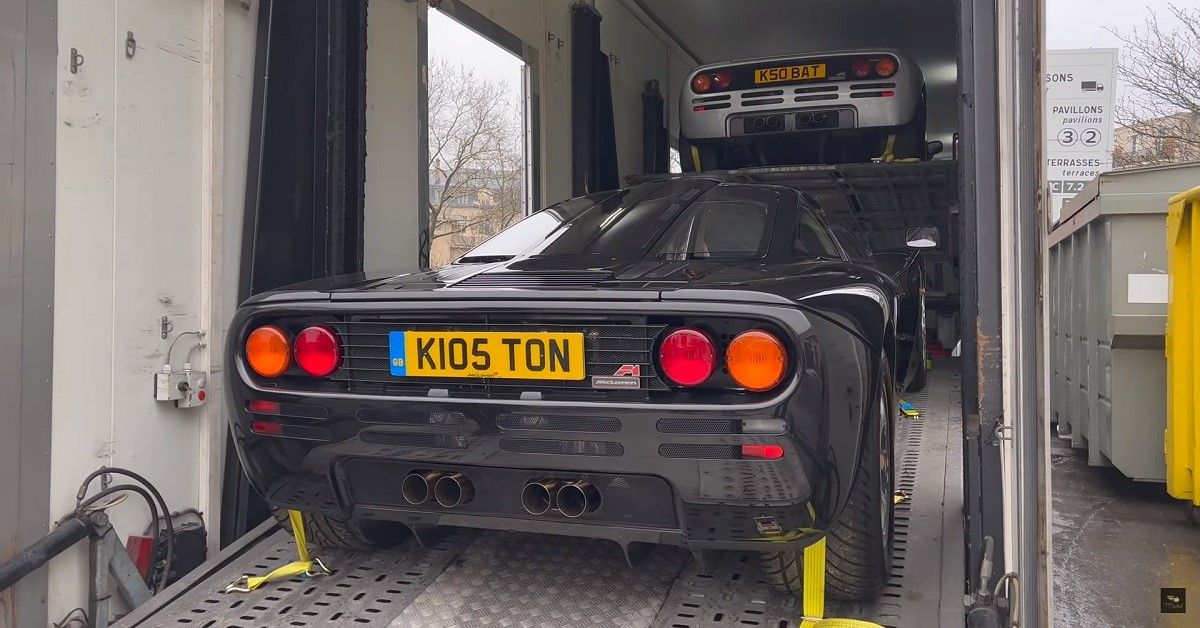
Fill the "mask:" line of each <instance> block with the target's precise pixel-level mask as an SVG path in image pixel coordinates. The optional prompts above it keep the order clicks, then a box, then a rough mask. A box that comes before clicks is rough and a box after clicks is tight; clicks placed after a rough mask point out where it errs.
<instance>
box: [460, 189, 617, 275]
mask: <svg viewBox="0 0 1200 628" xmlns="http://www.w3.org/2000/svg"><path fill="white" fill-rule="evenodd" d="M628 193H629V190H619V191H611V190H610V191H607V192H599V193H596V194H591V195H588V196H582V197H580V198H573V199H571V200H568V201H563V202H561V203H558V204H555V205H551V206H550V207H547V208H546V209H543V210H542V211H540V212H538V213H536V214H533V215H532V216H529V217H528V218H526V219H524V220H522V221H520V222H518V223H516V224H515V225H512V226H511V227H509V228H507V229H505V230H504V231H501V232H500V233H497V234H496V235H494V236H492V237H491V238H488V239H487V241H485V242H484V243H483V244H480V245H479V246H477V247H475V248H474V249H471V251H469V252H468V253H467V254H466V255H463V256H462V257H460V258H459V259H458V261H459V262H460V263H472V262H500V261H504V260H507V259H512V258H514V257H517V256H518V255H524V254H526V253H528V252H529V251H532V250H533V249H534V248H535V247H537V246H538V245H540V244H542V243H544V242H545V241H546V240H547V239H549V238H550V237H551V236H552V235H553V234H554V232H556V231H558V230H559V228H561V227H562V226H563V225H565V224H568V223H570V222H572V221H574V220H575V219H576V218H578V217H579V216H581V215H583V214H584V213H586V212H588V211H590V210H593V209H595V208H596V206H597V205H599V204H601V203H607V204H610V205H616V204H619V203H620V202H621V200H623V199H624V198H625V196H626V195H627V194H628Z"/></svg>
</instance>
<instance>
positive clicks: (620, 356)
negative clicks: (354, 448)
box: [330, 314, 668, 422]
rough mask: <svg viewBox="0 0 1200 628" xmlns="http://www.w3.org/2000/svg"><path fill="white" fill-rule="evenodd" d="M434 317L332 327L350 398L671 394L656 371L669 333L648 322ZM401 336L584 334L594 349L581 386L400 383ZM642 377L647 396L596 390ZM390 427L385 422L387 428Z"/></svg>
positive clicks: (358, 320) (353, 321)
mask: <svg viewBox="0 0 1200 628" xmlns="http://www.w3.org/2000/svg"><path fill="white" fill-rule="evenodd" d="M456 318H457V320H456V319H455V318H452V317H451V316H449V315H444V314H443V315H440V316H439V315H433V316H430V317H427V318H423V319H415V318H404V319H400V318H395V319H393V318H368V317H354V318H350V319H349V320H347V321H343V322H338V323H331V324H330V326H331V327H333V328H335V330H336V331H337V332H338V334H339V335H340V336H341V338H342V346H343V349H344V351H345V353H344V355H343V357H342V364H341V367H339V368H338V370H337V371H336V372H334V373H333V375H331V376H330V379H332V380H334V381H339V382H345V383H346V384H347V386H348V388H349V390H350V392H354V393H360V394H377V395H414V396H426V395H427V394H428V393H429V391H430V390H432V389H444V390H446V391H447V392H448V394H450V396H451V397H460V398H461V397H476V398H492V399H515V398H519V397H520V395H521V393H522V392H526V391H536V392H541V393H543V395H545V397H546V398H551V399H598V398H601V397H603V398H605V399H621V400H638V399H645V398H646V396H647V395H648V393H649V392H650V391H655V390H668V386H667V384H666V382H664V381H663V380H662V378H661V377H659V375H658V373H657V372H656V371H655V368H654V360H653V353H654V342H655V340H656V339H657V338H658V335H659V333H660V332H661V331H662V330H663V328H664V326H663V325H647V324H645V319H644V318H642V317H623V318H620V319H615V320H614V319H612V318H605V319H604V321H603V322H597V321H596V320H594V319H593V320H562V319H547V320H539V321H537V322H527V321H514V320H513V317H512V316H509V317H507V318H504V317H500V316H494V315H478V316H473V317H470V318H465V317H461V316H459V317H456ZM395 330H437V331H515V332H535V331H548V332H581V333H583V335H584V346H585V348H586V354H587V356H586V358H585V360H586V361H585V374H586V375H585V377H584V378H583V379H581V380H570V381H563V380H521V379H489V378H465V377H464V378H450V377H394V376H393V375H392V374H391V369H390V367H389V355H388V334H389V333H390V332H392V331H395ZM627 364H628V365H637V366H639V367H640V370H641V384H642V386H641V389H640V390H594V389H593V388H592V384H591V378H592V376H595V375H599V376H611V375H612V374H613V373H614V372H615V371H616V370H617V369H618V368H620V367H621V366H623V365H627ZM381 422H382V421H381Z"/></svg>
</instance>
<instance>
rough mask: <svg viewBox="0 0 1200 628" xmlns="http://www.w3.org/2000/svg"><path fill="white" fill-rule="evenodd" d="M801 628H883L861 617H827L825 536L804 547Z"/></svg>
mask: <svg viewBox="0 0 1200 628" xmlns="http://www.w3.org/2000/svg"><path fill="white" fill-rule="evenodd" d="M800 628H883V627H882V626H880V625H879V624H876V623H874V622H869V621H863V620H861V619H836V618H829V619H826V618H825V537H821V540H820V541H817V542H816V543H813V544H812V545H809V546H808V547H806V548H804V618H803V619H802V620H801V621H800Z"/></svg>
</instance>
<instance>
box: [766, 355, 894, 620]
mask: <svg viewBox="0 0 1200 628" xmlns="http://www.w3.org/2000/svg"><path fill="white" fill-rule="evenodd" d="M883 364H884V372H883V375H884V376H883V378H882V381H881V382H880V386H879V388H880V390H879V393H878V395H879V396H878V400H877V406H878V409H877V410H876V414H878V415H879V416H878V417H877V420H876V421H874V422H873V425H872V426H871V431H870V432H869V434H868V438H867V442H866V445H865V446H864V447H863V452H862V456H860V457H859V466H858V472H857V473H856V474H855V480H854V486H853V487H852V488H851V490H850V499H849V500H848V501H847V503H846V507H845V509H844V510H843V511H842V515H841V516H840V517H838V519H837V520H836V521H834V522H833V524H832V525H830V526H829V529H828V530H826V534H825V536H826V539H827V540H826V543H827V547H826V565H825V594H826V596H827V597H831V598H834V599H839V600H851V601H869V600H873V599H875V598H876V597H877V596H878V595H879V591H880V590H881V589H882V588H883V585H884V583H885V582H886V581H887V576H888V568H889V566H890V564H891V556H892V519H893V514H894V512H893V511H894V499H893V495H894V493H895V489H894V484H893V482H894V479H893V475H892V451H893V450H892V415H893V412H892V409H893V408H895V399H894V398H893V393H892V392H891V391H892V390H894V389H895V381H894V379H893V377H892V373H891V369H890V368H888V366H887V362H886V361H884V363H883ZM759 568H760V570H761V573H762V577H763V580H764V581H765V582H767V583H769V584H772V585H774V586H776V587H778V588H780V589H784V590H787V591H790V592H792V593H794V594H800V593H801V592H802V590H803V586H804V551H803V550H786V551H782V552H763V554H762V556H761V558H760V560H759Z"/></svg>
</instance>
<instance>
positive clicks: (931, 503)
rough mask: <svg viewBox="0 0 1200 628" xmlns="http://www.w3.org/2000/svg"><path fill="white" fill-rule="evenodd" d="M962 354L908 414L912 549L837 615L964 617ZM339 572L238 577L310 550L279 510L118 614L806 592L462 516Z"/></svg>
mask: <svg viewBox="0 0 1200 628" xmlns="http://www.w3.org/2000/svg"><path fill="white" fill-rule="evenodd" d="M958 367H959V365H958V361H957V360H942V361H939V362H938V364H937V366H936V368H935V369H934V370H933V371H932V372H931V373H930V374H929V375H930V376H929V383H928V385H927V387H926V388H925V390H924V391H922V392H920V393H916V394H913V395H910V396H909V397H908V398H907V400H908V401H910V402H911V403H912V404H913V405H914V406H915V407H916V408H917V409H918V410H919V411H920V417H919V418H916V419H908V418H903V419H901V420H900V421H899V429H898V430H897V438H898V440H897V457H896V469H897V473H896V488H897V490H898V491H899V492H900V493H902V494H904V495H905V497H904V499H903V501H901V502H900V503H898V504H897V506H896V528H895V539H896V550H895V556H894V558H893V561H892V575H891V578H890V580H889V582H888V584H887V586H886V587H885V588H884V592H883V594H882V595H881V596H880V597H879V599H878V600H876V601H875V602H874V603H871V604H845V603H838V602H832V603H830V604H829V606H828V607H827V612H826V616H828V617H852V618H860V619H870V620H873V621H876V622H878V623H880V624H883V625H885V626H892V627H896V628H901V627H910V626H911V627H926V626H936V625H946V626H953V625H962V624H963V606H962V604H963V582H964V581H965V577H964V573H963V564H964V560H963V526H962V503H963V502H962V494H963V493H962V419H961V417H962V415H961V390H960V383H959V373H958ZM320 555H321V558H322V560H323V561H324V562H325V564H326V565H328V566H329V567H330V569H331V570H332V571H333V574H332V575H330V576H325V577H320V578H312V579H305V578H295V579H292V580H289V581H283V582H277V583H272V584H267V585H265V586H263V587H262V588H260V589H258V590H256V591H253V592H251V593H226V592H225V591H224V589H225V586H226V585H227V584H229V583H230V582H233V581H234V580H235V579H237V577H238V576H241V575H242V574H247V573H253V574H263V573H267V572H268V571H270V570H272V569H274V568H276V567H278V566H280V565H283V564H286V563H288V562H290V561H292V560H294V559H295V556H296V550H295V546H294V544H293V541H292V538H291V536H290V534H288V533H286V532H284V531H283V530H280V529H279V528H278V527H276V526H275V525H274V522H267V523H264V524H262V525H260V526H259V527H257V528H255V529H254V530H252V531H251V532H250V533H248V534H247V535H245V536H244V537H242V538H241V539H239V540H238V541H237V542H236V543H234V544H232V545H230V546H229V547H227V548H226V549H225V550H224V551H222V552H221V554H219V555H218V556H216V557H214V558H213V559H211V560H209V561H208V562H207V563H205V564H203V565H201V566H200V567H198V568H196V570H194V571H193V572H192V573H191V574H189V575H188V576H186V577H185V578H183V579H181V580H180V581H179V582H177V583H175V584H174V585H172V586H171V587H169V588H168V589H167V590H165V591H164V592H162V593H161V594H159V595H157V596H155V597H154V598H153V599H151V600H150V601H149V602H148V603H146V604H145V605H143V606H141V607H139V608H138V609H136V610H135V611H134V612H132V613H131V614H129V615H127V616H126V617H125V618H123V619H122V620H120V621H119V622H117V623H116V624H115V625H116V626H117V627H119V628H134V627H135V626H136V627H150V626H154V627H160V626H161V627H167V626H171V627H179V628H258V627H264V628H267V627H270V628H274V627H277V626H296V627H298V628H303V627H306V626H314V627H321V628H324V627H326V626H330V627H332V626H348V627H354V628H375V627H383V626H388V627H392V628H410V627H411V628H418V627H421V628H423V627H439V628H440V627H456V626H461V627H467V626H521V627H523V628H532V627H540V626H595V627H600V626H605V627H608V626H611V627H636V626H655V627H659V626H664V627H670V628H700V627H710V626H711V627H729V628H732V627H737V628H754V627H761V628H788V627H790V626H796V625H797V624H798V621H799V619H800V615H801V613H800V598H799V597H797V596H793V595H789V594H786V593H783V592H780V591H777V590H775V589H772V588H771V587H769V586H767V585H764V584H763V583H761V582H759V581H758V578H757V573H758V572H757V565H756V564H755V561H756V560H757V558H756V556H755V555H754V554H753V553H748V552H723V553H720V554H719V555H718V557H717V560H716V561H714V564H713V566H712V567H711V571H712V573H701V572H700V570H699V568H698V567H697V564H696V562H695V561H693V560H692V558H691V555H690V554H689V553H688V552H685V551H683V550H681V549H680V548H675V547H667V546H656V547H652V548H650V549H649V550H647V552H646V554H645V555H644V556H642V557H641V559H640V560H639V561H638V563H637V567H636V568H631V567H629V566H628V565H627V564H626V562H625V558H624V555H623V554H622V553H621V551H620V549H619V548H618V547H617V546H616V545H615V544H611V543H609V542H607V541H594V540H587V539H578V538H573V537H561V536H547V535H533V534H525V533H517V532H495V531H484V530H468V529H453V530H451V531H449V532H448V533H447V534H446V535H445V536H444V537H443V538H442V539H441V540H439V541H438V542H437V543H435V544H433V545H432V546H429V547H420V546H418V545H417V544H416V543H414V542H412V541H408V542H405V543H403V544H401V545H400V546H398V547H395V548H392V549H389V550H385V551H377V552H369V553H352V552H341V551H331V550H324V551H322V552H321V553H320Z"/></svg>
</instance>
